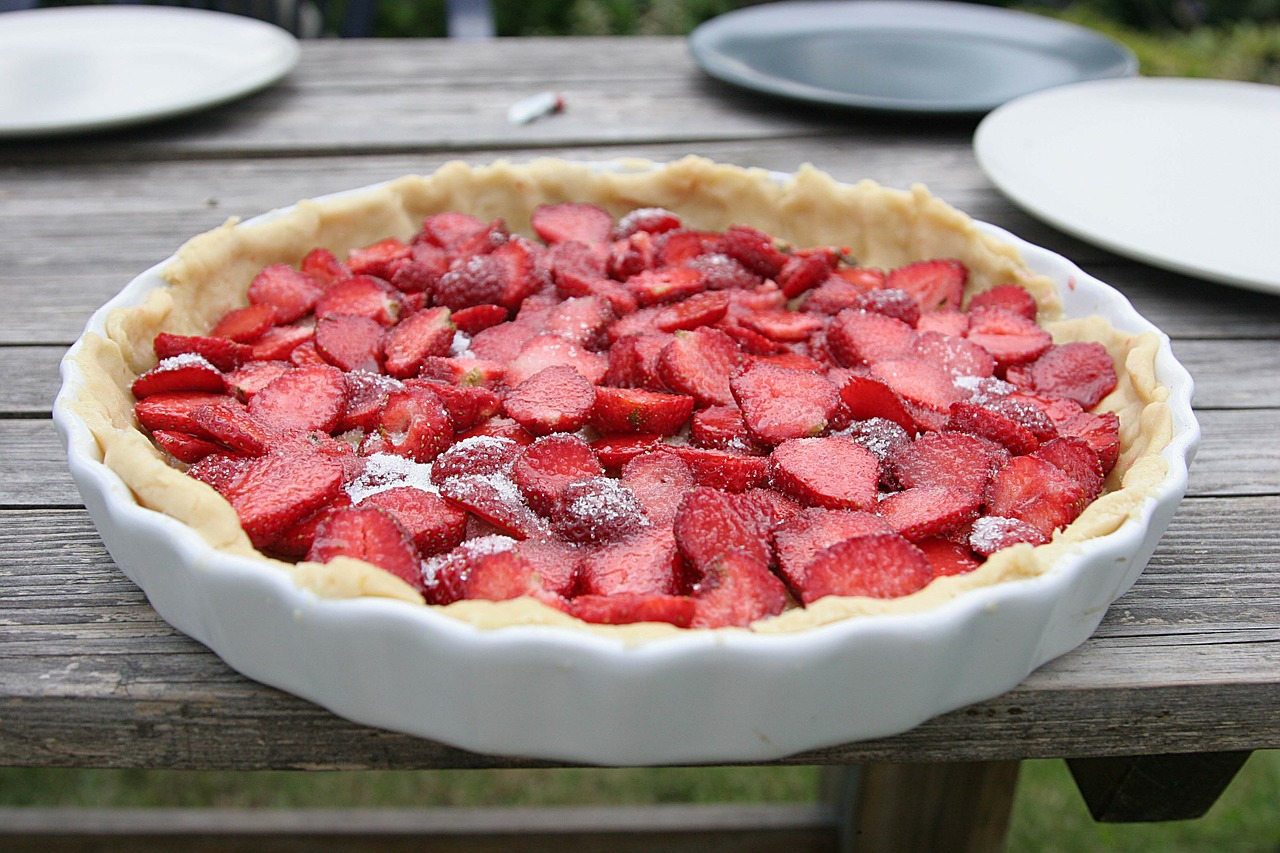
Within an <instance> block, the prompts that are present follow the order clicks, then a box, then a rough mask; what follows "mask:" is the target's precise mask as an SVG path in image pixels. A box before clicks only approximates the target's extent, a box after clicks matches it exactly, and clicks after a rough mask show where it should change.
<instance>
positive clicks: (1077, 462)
mask: <svg viewBox="0 0 1280 853" xmlns="http://www.w3.org/2000/svg"><path fill="white" fill-rule="evenodd" d="M1031 455H1032V456H1034V457H1036V458H1037V459H1043V460H1044V461H1046V462H1049V463H1052V464H1053V465H1055V466H1056V467H1058V468H1061V469H1062V470H1063V471H1065V472H1066V473H1067V474H1069V475H1070V476H1071V478H1072V479H1074V480H1075V481H1076V482H1077V483H1079V484H1080V485H1081V486H1082V487H1083V488H1084V493H1085V499H1086V500H1087V501H1089V502H1090V503H1092V502H1093V500H1094V499H1095V498H1097V497H1098V495H1100V494H1102V487H1103V482H1104V479H1105V473H1104V472H1103V470H1102V461H1101V460H1100V459H1099V458H1098V454H1097V453H1096V452H1095V451H1094V449H1093V448H1092V447H1090V446H1089V443H1088V442H1087V441H1085V440H1084V439H1083V438H1076V437H1075V436H1065V437H1061V438H1055V439H1051V440H1049V441H1046V442H1045V443H1044V444H1042V445H1040V447H1038V448H1037V449H1036V450H1035V451H1034V452H1032V454H1031Z"/></svg>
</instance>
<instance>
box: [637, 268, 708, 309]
mask: <svg viewBox="0 0 1280 853" xmlns="http://www.w3.org/2000/svg"><path fill="white" fill-rule="evenodd" d="M625 284H626V287H627V290H628V291H630V292H631V294H632V295H633V296H634V297H635V298H636V302H637V303H639V304H640V305H642V306H646V305H665V304H667V303H671V302H679V301H680V300H682V299H687V298H688V297H690V296H693V295H694V294H697V293H701V292H702V291H704V290H706V289H707V283H706V280H705V278H704V277H703V275H702V273H700V272H698V271H697V270H695V269H693V268H691V267H663V268H662V269H656V270H653V269H646V270H641V271H640V272H638V273H636V274H635V275H632V276H630V277H629V278H627V280H626V282H625Z"/></svg>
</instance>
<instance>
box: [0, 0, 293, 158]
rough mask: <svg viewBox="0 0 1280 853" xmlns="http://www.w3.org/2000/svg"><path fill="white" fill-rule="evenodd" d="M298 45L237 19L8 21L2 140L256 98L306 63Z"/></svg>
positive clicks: (3, 21) (63, 14)
mask: <svg viewBox="0 0 1280 853" xmlns="http://www.w3.org/2000/svg"><path fill="white" fill-rule="evenodd" d="M298 54H299V48H298V42H297V40H296V39H295V38H294V37H293V36H292V35H290V34H289V33H288V32H286V31H284V30H282V29H281V28H279V27H277V26H274V25H272V24H267V23H264V22H262V21H257V20H254V19H251V18H246V17H241V16H238V15H229V14H221V13H218V12H206V11H202V10H198V9H180V8H169V7H162V6H75V7H65V8H54V9H36V10H31V11H21V12H9V13H6V14H4V15H0V136H4V137H23V136H41V135H52V134H65V133H76V132H83V131H91V130H104V129H108V128H115V127H123V126H126V125H131V124H136V123H139V122H146V121H152V120H155V119H161V118H169V117H172V116H177V115H182V114H184V113H189V112H193V111H195V110H200V109H204V108H206V107H211V106H214V105H216V104H221V103H225V102H227V101H230V100H233V99H235V98H239V97H241V96H243V95H247V94H249V93H251V92H255V91H257V90H258V89H261V88H263V87H265V86H267V85H270V84H271V83H274V82H276V81H277V80H279V79H280V78H281V77H283V76H284V75H285V74H287V73H288V72H289V71H290V70H291V69H292V68H293V67H294V65H296V64H297V62H298Z"/></svg>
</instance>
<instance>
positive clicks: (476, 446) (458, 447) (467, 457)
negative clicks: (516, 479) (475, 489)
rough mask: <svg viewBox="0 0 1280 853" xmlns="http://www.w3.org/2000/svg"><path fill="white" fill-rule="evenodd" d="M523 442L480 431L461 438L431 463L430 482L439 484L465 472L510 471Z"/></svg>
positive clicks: (508, 472) (483, 473)
mask: <svg viewBox="0 0 1280 853" xmlns="http://www.w3.org/2000/svg"><path fill="white" fill-rule="evenodd" d="M522 447H523V445H521V444H519V443H518V442H515V441H512V440H511V439H509V438H503V437H502V436H493V435H477V436H471V437H469V438H460V439H458V441H456V442H454V443H453V444H452V445H450V446H449V447H448V448H447V449H446V450H444V451H442V452H441V453H440V455H439V456H437V457H436V458H435V461H434V462H433V463H432V464H431V482H433V483H435V484H436V485H440V484H441V483H443V482H444V481H445V480H447V479H448V478H450V477H459V476H461V475H463V474H479V475H481V476H488V475H490V474H503V475H509V474H510V473H511V469H512V467H513V466H514V465H515V463H516V459H517V458H519V456H520V452H521V448H522Z"/></svg>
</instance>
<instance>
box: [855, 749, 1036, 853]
mask: <svg viewBox="0 0 1280 853" xmlns="http://www.w3.org/2000/svg"><path fill="white" fill-rule="evenodd" d="M1017 782H1018V762H1016V761H984V762H972V763H965V764H917V763H910V764H878V763H876V764H868V765H866V766H865V767H862V768H860V771H859V775H858V793H857V797H856V800H855V802H854V805H853V809H854V820H853V824H854V826H855V827H856V832H857V837H856V839H854V840H851V843H849V844H847V845H846V846H845V848H844V849H845V850H848V851H857V853H998V851H1000V850H1003V849H1004V847H1005V837H1006V835H1007V834H1008V829H1009V815H1010V814H1011V812H1012V810H1013V794H1014V790H1015V788H1016V787H1017Z"/></svg>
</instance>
